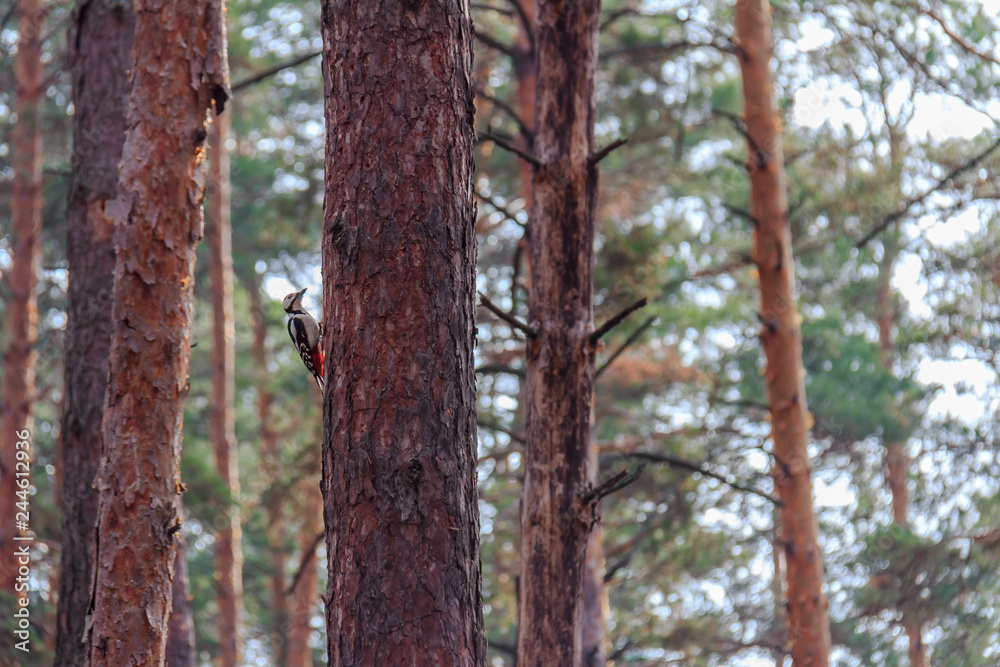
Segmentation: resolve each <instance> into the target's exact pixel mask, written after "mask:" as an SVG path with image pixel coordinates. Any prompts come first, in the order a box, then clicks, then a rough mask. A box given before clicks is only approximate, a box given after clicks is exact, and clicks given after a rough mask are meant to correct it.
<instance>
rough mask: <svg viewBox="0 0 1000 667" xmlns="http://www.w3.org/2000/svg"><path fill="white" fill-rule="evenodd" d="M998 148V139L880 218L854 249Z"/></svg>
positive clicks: (999, 141)
mask: <svg viewBox="0 0 1000 667" xmlns="http://www.w3.org/2000/svg"><path fill="white" fill-rule="evenodd" d="M998 148H1000V138H998V139H997V140H996V141H994V142H993V144H992V145H990V147H989V148H987V149H986V150H984V151H983V152H981V153H979V154H978V155H974V156H973V157H972V158H971V159H970V160H969V161H968V162H966V163H964V164H962V165H959V166H958V167H955V168H954V169H952V170H951V171H950V172H948V173H947V174H945V175H944V177H942V178H941V179H940V180H938V182H937V183H935V184H934V185H932V186H931V187H930V188H928V189H927V190H925V191H924V192H922V193H921V194H919V195H917V196H916V197H913V198H911V199H908V200H906V202H904V203H903V205H902V207H899V208H897V209H896V210H895V211H894V212H892V213H890V214H889V215H887V216H885V217H884V218H882V220H881V221H879V223H878V224H877V225H875V226H874V227H873V228H872V229H871V231H869V232H868V233H867V234H865V235H864V236H863V237H862V238H861V240H860V241H858V242H857V243H855V244H854V247H855V248H859V249H860V248H863V247H865V246H866V245H868V243H869V242H870V241H871V240H872V239H874V238H875V237H876V236H878V235H879V234H881V233H882V232H883V231H885V230H886V229H887V228H888V227H889V226H890V225H891V224H892V223H894V222H896V221H897V220H899V219H900V218H902V217H903V216H904V215H906V214H907V213H908V212H909V211H910V209H911V208H913V207H914V206H916V205H917V204H919V203H921V202H923V201H924V200H925V199H927V198H928V197H930V196H931V195H932V194H934V193H935V192H937V191H938V190H940V189H941V188H943V187H944V186H946V185H948V183H950V182H951V181H953V180H954V179H956V178H958V177H959V176H961V175H962V174H964V173H965V172H967V171H969V170H971V169H974V168H975V167H976V166H977V165H978V164H979V163H980V162H982V161H983V160H985V159H986V158H988V157H989V156H990V155H991V154H992V153H993V152H994V151H995V150H996V149H998Z"/></svg>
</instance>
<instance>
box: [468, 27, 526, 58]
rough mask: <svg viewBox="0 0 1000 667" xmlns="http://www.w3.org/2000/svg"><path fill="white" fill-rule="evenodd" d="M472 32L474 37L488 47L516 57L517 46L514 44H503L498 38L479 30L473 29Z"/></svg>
mask: <svg viewBox="0 0 1000 667" xmlns="http://www.w3.org/2000/svg"><path fill="white" fill-rule="evenodd" d="M472 33H473V35H474V36H475V37H476V39H478V40H479V41H480V42H482V43H483V44H485V45H486V46H488V47H490V48H491V49H495V50H497V51H499V52H500V53H505V54H507V55H508V56H510V57H511V58H517V56H518V53H517V47H516V46H514V45H513V44H504V43H503V42H501V41H500V40H498V39H495V38H494V37H493V36H492V35H490V34H489V33H486V32H482V31H481V30H473V31H472Z"/></svg>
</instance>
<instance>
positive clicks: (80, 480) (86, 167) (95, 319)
mask: <svg viewBox="0 0 1000 667" xmlns="http://www.w3.org/2000/svg"><path fill="white" fill-rule="evenodd" d="M134 29H135V14H134V13H133V12H132V7H131V6H129V5H127V4H123V3H121V2H116V1H114V0H80V1H79V2H78V3H77V6H76V9H75V10H74V13H73V28H72V30H71V34H70V39H69V44H70V48H71V49H72V55H71V78H72V83H73V107H74V110H75V111H74V114H73V184H72V186H71V187H70V193H69V201H68V204H67V207H66V230H67V238H66V255H67V259H68V260H69V290H68V292H67V295H66V304H67V305H66V310H67V325H66V363H65V366H66V385H65V386H66V391H65V394H64V410H63V418H62V431H61V438H60V441H61V444H62V452H61V457H60V460H61V462H62V465H61V467H62V469H63V473H62V475H61V479H62V485H61V489H62V491H61V498H62V501H61V507H62V540H61V542H62V549H61V556H60V566H59V575H60V577H59V602H58V611H57V627H56V658H55V665H56V667H70V666H74V667H75V666H78V665H82V664H83V662H84V659H85V655H86V652H85V650H84V647H85V645H84V644H83V643H81V641H80V639H81V638H82V637H83V626H84V620H85V619H86V614H87V605H88V604H89V603H90V580H91V576H92V575H93V568H94V526H95V523H96V520H97V491H96V490H95V489H94V476H95V474H96V473H97V464H98V461H99V460H100V457H101V439H102V438H101V420H102V418H103V415H104V393H105V391H106V389H107V384H108V353H109V351H110V349H111V284H112V281H113V280H114V270H115V249H114V245H113V244H112V240H111V232H112V225H111V221H110V220H109V219H108V218H107V217H106V216H105V214H104V205H105V203H107V202H108V201H110V200H112V199H114V197H115V193H116V192H117V189H118V162H119V160H120V159H121V154H122V145H123V144H124V142H125V106H126V101H127V99H128V77H127V72H128V67H129V55H130V53H131V50H132V33H133V30H134ZM95 73H100V74H99V75H95Z"/></svg>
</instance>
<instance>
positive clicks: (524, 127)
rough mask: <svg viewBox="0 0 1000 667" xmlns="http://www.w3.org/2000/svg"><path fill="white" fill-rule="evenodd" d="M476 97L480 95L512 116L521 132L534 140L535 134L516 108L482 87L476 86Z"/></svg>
mask: <svg viewBox="0 0 1000 667" xmlns="http://www.w3.org/2000/svg"><path fill="white" fill-rule="evenodd" d="M476 95H478V96H479V97H481V98H483V99H484V100H486V101H487V102H489V103H490V104H492V105H493V106H495V107H496V108H498V109H501V110H502V111H504V112H505V113H506V114H507V115H508V116H510V117H511V119H512V120H513V121H514V122H515V123H517V128H518V129H519V130H520V131H521V134H523V135H524V136H526V137H528V138H529V139H533V138H534V136H535V133H534V132H533V131H532V129H531V128H530V127H528V125H527V124H526V123H525V122H524V121H523V120H522V119H521V116H519V115H518V113H517V111H515V110H514V107H512V106H510V105H509V104H507V103H506V102H504V101H503V100H501V99H500V98H498V97H496V96H494V95H491V94H490V93H487V92H486V91H485V90H483V89H482V88H481V87H480V86H476Z"/></svg>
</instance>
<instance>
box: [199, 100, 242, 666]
mask: <svg viewBox="0 0 1000 667" xmlns="http://www.w3.org/2000/svg"><path fill="white" fill-rule="evenodd" d="M228 133H229V114H222V115H221V116H218V117H216V119H215V121H214V122H213V123H212V127H211V128H210V130H209V148H208V151H209V155H208V157H209V163H210V164H209V178H208V220H207V225H206V233H205V240H206V241H207V242H208V273H209V277H210V279H211V282H212V292H211V294H212V444H213V449H214V451H215V468H216V471H217V472H218V474H219V478H220V479H221V480H222V484H223V486H224V487H225V489H226V490H227V491H228V492H229V498H230V502H229V505H228V506H227V510H228V511H227V512H226V514H225V515H220V516H219V517H217V519H216V521H217V522H218V523H217V525H216V542H215V590H216V593H217V594H218V602H219V625H218V629H219V654H218V656H217V657H218V658H219V661H220V663H221V665H222V667H237V666H238V665H239V664H240V662H241V661H242V656H243V628H242V620H241V618H240V617H241V614H242V611H243V549H242V548H241V544H240V542H241V539H242V534H243V530H242V525H241V523H240V506H239V502H240V472H239V462H238V457H237V451H236V417H235V416H234V413H233V404H234V402H235V400H236V380H235V375H234V373H235V363H236V350H235V345H236V324H235V322H234V320H233V242H232V225H231V222H230V184H229V150H228V149H227V148H226V146H225V139H226V136H227V135H228Z"/></svg>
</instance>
